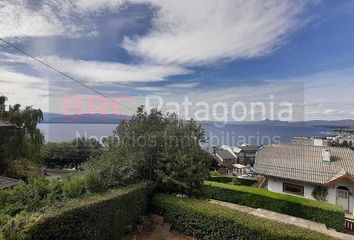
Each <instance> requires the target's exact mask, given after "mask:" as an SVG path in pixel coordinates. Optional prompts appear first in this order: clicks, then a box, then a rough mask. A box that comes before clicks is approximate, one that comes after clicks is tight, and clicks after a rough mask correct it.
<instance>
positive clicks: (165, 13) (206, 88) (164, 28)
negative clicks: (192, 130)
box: [0, 0, 354, 120]
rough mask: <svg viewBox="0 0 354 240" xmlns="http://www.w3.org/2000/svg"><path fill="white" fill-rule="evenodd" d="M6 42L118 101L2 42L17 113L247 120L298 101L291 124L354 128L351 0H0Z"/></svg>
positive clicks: (0, 84)
mask: <svg viewBox="0 0 354 240" xmlns="http://www.w3.org/2000/svg"><path fill="white" fill-rule="evenodd" d="M0 37H1V39H4V40H5V41H7V42H10V43H11V44H13V45H15V46H16V47H18V48H20V49H22V50H23V51H25V52H27V53H29V54H31V55H32V56H35V57H36V58H38V59H40V60H41V61H43V62H45V63H47V64H49V65H50V66H52V67H54V68H55V69H57V70H59V71H61V72H63V73H65V74H67V75H69V76H70V77H72V78H74V79H75V80H77V81H80V82H81V83H83V84H85V85H87V86H89V87H90V88H91V89H94V90H96V91H98V92H100V93H102V94H103V95H105V96H107V97H109V98H111V99H114V101H115V102H112V101H111V100H109V99H107V98H105V97H102V96H101V95H98V94H97V93H94V92H92V91H91V90H90V89H88V88H85V87H83V86H82V85H80V84H78V83H77V82H74V81H72V80H70V79H68V78H66V77H65V76H63V75H61V74H58V73H57V72H54V71H53V70H51V69H48V68H46V67H45V66H43V65H41V64H39V63H38V62H36V61H34V60H33V59H31V58H29V57H27V56H25V55H23V54H21V53H20V52H18V51H16V50H15V49H13V48H11V47H9V46H7V45H6V44H4V43H0V95H5V96H7V97H8V103H9V104H15V103H21V104H22V105H31V106H33V107H35V108H41V109H42V110H43V111H46V112H54V113H65V114H73V113H117V114H128V115H131V114H133V112H134V110H135V109H136V107H137V106H139V105H147V106H148V107H154V106H157V107H160V108H161V109H162V110H163V111H174V110H175V111H177V112H178V113H179V115H180V116H181V118H190V117H195V114H197V112H198V111H199V113H200V106H204V109H206V105H207V106H208V108H207V110H208V114H207V115H208V117H209V118H206V119H205V120H213V119H214V118H216V117H217V116H220V114H221V116H222V115H223V114H224V116H227V117H230V116H234V115H238V116H240V114H241V115H242V114H243V113H245V114H246V115H247V119H246V120H249V119H252V116H251V115H252V114H255V115H256V116H258V117H260V116H261V117H266V118H267V119H273V117H272V116H271V115H272V112H271V110H268V109H271V107H270V106H271V105H272V104H273V105H275V106H276V107H275V109H276V110H275V111H276V112H277V111H278V112H279V111H280V107H279V105H281V104H282V103H284V102H291V103H292V104H293V105H294V106H295V110H294V109H293V111H294V112H295V114H294V115H293V118H292V119H290V120H313V119H323V120H336V119H354V87H353V85H354V1H352V0H342V1H330V0H326V1H325V0H323V1H319V0H312V1H310V0H304V1H295V0H293V1H287V0H268V1H260V0H247V1H246V0H243V1H240V0H220V1H217V0H190V1H178V0H176V1H173V0H168V1H167V0H166V1H164V0H76V1H70V0H63V1H54V0H46V1H44V0H43V1H41V0H39V1H25V0H13V1H5V0H3V1H2V0H0ZM186 98H188V101H190V103H189V105H183V102H184V101H185V100H186ZM235 103H245V108H242V107H241V108H240V107H239V106H241V105H237V104H236V105H237V106H236V107H233V106H234V104H235ZM252 103H263V104H264V105H265V107H266V112H267V114H265V115H262V114H260V111H261V110H262V109H261V108H260V109H256V108H252V107H251V106H252ZM186 106H188V112H187V111H186V110H185V109H186V108H187V107H186ZM277 106H278V108H277ZM182 109H183V111H182ZM233 111H234V112H233ZM273 115H274V114H273ZM274 119H275V120H277V119H279V114H278V115H277V114H275V116H274ZM226 120H230V119H228V118H227V119H226ZM258 120H259V119H258Z"/></svg>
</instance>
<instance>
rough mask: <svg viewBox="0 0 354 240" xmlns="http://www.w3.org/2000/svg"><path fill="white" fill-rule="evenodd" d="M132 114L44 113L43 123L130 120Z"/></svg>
mask: <svg viewBox="0 0 354 240" xmlns="http://www.w3.org/2000/svg"><path fill="white" fill-rule="evenodd" d="M130 119H131V116H128V115H123V114H99V113H95V114H88V113H85V114H73V115H64V114H58V113H44V119H43V123H107V124H108V123H113V124H115V123H119V122H121V121H123V120H130Z"/></svg>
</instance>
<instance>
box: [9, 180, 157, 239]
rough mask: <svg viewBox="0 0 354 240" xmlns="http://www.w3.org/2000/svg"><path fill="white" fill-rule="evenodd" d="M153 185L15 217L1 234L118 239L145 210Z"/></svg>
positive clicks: (34, 236)
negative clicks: (24, 216)
mask: <svg viewBox="0 0 354 240" xmlns="http://www.w3.org/2000/svg"><path fill="white" fill-rule="evenodd" d="M152 189H153V187H152V185H151V184H150V183H140V184H136V185H132V186H129V187H126V188H123V189H115V190H112V191H109V192H106V193H104V194H101V195H95V196H91V197H87V198H82V199H80V201H78V200H72V201H71V202H69V203H67V204H66V206H65V207H63V208H61V209H58V208H52V209H48V210H47V211H46V212H45V213H43V214H41V215H38V214H32V215H31V217H28V216H26V218H23V217H22V218H21V219H17V218H15V220H14V221H13V223H12V224H8V225H7V226H6V229H5V231H4V233H5V234H4V235H5V238H6V239H9V238H10V239H41V240H51V239H72V240H75V239H78V240H81V239H88V240H96V239H97V240H98V239H121V238H122V237H123V235H124V233H125V230H126V227H127V226H128V225H130V224H132V223H134V222H135V221H137V220H139V218H140V216H142V215H144V214H145V213H146V210H147V204H148V196H149V194H150V193H151V192H152ZM10 236H11V237H10Z"/></svg>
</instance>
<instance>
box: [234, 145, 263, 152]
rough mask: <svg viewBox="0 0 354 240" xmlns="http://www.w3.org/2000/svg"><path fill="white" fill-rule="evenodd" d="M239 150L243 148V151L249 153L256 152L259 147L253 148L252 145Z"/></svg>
mask: <svg viewBox="0 0 354 240" xmlns="http://www.w3.org/2000/svg"><path fill="white" fill-rule="evenodd" d="M239 148H241V150H242V151H245V152H248V151H254V152H256V151H257V150H258V149H259V147H258V146H252V145H247V146H240V147H239Z"/></svg>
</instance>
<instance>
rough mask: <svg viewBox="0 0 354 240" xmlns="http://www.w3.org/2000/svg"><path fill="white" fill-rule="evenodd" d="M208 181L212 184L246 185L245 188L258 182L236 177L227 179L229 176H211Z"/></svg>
mask: <svg viewBox="0 0 354 240" xmlns="http://www.w3.org/2000/svg"><path fill="white" fill-rule="evenodd" d="M208 181H211V182H219V183H232V184H234V185H244V186H252V185H253V184H254V183H256V182H257V180H255V179H247V178H236V177H227V176H219V177H217V176H216V177H215V176H211V177H209V178H208Z"/></svg>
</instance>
